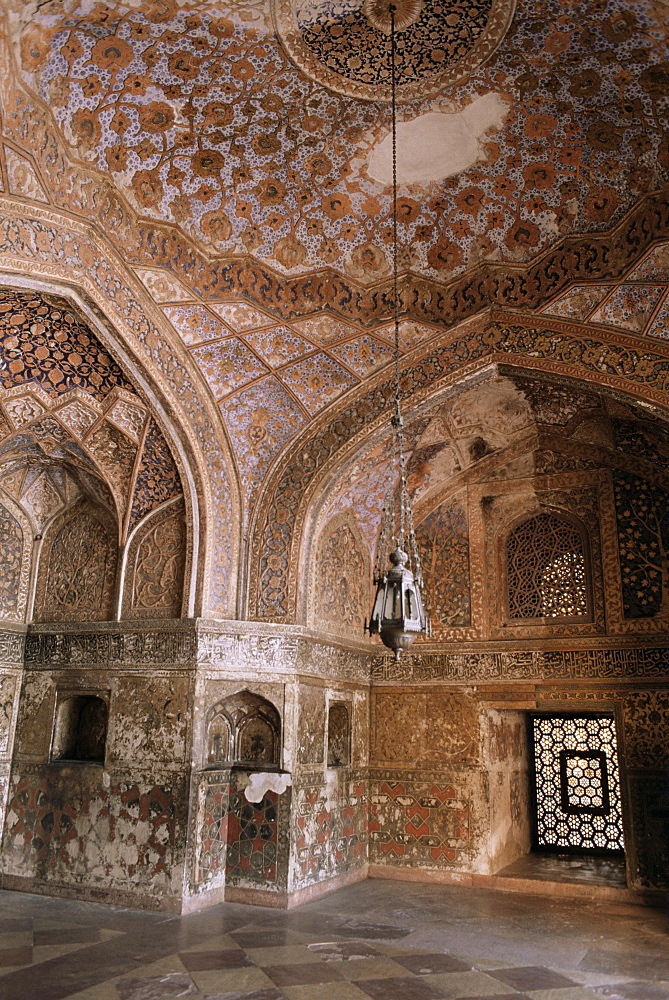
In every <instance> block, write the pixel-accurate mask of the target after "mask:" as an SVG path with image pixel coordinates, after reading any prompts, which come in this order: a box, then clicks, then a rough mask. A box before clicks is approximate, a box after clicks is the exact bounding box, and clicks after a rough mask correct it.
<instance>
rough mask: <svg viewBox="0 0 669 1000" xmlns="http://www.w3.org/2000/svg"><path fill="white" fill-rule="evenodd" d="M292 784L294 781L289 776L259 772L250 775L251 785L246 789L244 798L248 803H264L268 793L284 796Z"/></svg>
mask: <svg viewBox="0 0 669 1000" xmlns="http://www.w3.org/2000/svg"><path fill="white" fill-rule="evenodd" d="M291 784H292V779H291V777H290V775H289V774H276V773H275V774H272V773H270V772H268V771H257V772H256V773H255V774H251V775H249V783H248V785H247V786H246V788H245V789H244V798H245V799H246V801H247V802H262V800H263V798H264V797H265V795H267V793H268V792H276V794H277V795H283V793H284V792H285V790H286V789H287V788H288V787H289V786H290V785H291Z"/></svg>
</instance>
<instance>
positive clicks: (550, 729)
mask: <svg viewBox="0 0 669 1000" xmlns="http://www.w3.org/2000/svg"><path fill="white" fill-rule="evenodd" d="M532 735H533V745H534V768H535V785H536V819H537V830H536V837H537V841H536V842H537V846H538V847H544V848H546V847H549V848H550V847H552V848H555V849H564V848H570V849H577V850H578V849H580V850H584V851H592V850H597V851H618V850H623V848H624V838H623V823H622V811H621V805H620V779H619V775H618V753H617V747H616V732H615V724H614V721H613V719H612V718H610V717H607V716H600V717H583V718H566V717H564V716H541V717H535V718H533V719H532Z"/></svg>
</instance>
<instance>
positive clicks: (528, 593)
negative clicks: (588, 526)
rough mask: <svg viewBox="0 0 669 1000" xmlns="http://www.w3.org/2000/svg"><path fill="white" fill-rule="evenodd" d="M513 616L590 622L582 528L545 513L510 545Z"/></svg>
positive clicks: (519, 531)
mask: <svg viewBox="0 0 669 1000" xmlns="http://www.w3.org/2000/svg"><path fill="white" fill-rule="evenodd" d="M506 567H507V588H508V601H509V605H508V607H509V618H522V619H533V618H565V619H574V618H578V619H586V618H587V617H588V615H589V613H590V607H589V601H588V574H587V566H586V557H585V551H584V546H583V539H582V538H581V534H580V532H579V530H578V528H577V527H576V526H575V525H573V524H570V523H569V522H568V521H565V520H563V519H562V518H560V517H557V516H556V515H555V514H550V513H546V512H543V513H541V514H536V515H534V516H533V517H530V518H529V519H528V520H526V521H523V522H522V524H519V525H518V526H517V527H516V528H514V529H513V531H511V533H510V534H509V537H508V538H507V541H506Z"/></svg>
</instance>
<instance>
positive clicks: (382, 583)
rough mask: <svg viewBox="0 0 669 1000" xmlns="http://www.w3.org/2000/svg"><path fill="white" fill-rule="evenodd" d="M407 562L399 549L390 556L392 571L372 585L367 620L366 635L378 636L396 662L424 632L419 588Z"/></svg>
mask: <svg viewBox="0 0 669 1000" xmlns="http://www.w3.org/2000/svg"><path fill="white" fill-rule="evenodd" d="M408 559H409V557H408V555H407V553H406V552H404V551H403V550H402V549H401V548H399V546H398V547H397V548H395V549H393V551H392V552H391V553H390V561H391V563H392V568H391V569H389V570H386V571H385V572H384V573H382V574H381V576H379V577H378V578H377V579H375V581H374V582H375V584H376V597H375V599H374V607H373V609H372V617H371V618H370V620H369V634H370V635H378V636H379V637H380V638H381V642H382V643H383V645H384V646H387V647H388V649H392V650H393V652H394V653H395V659H396V660H399V658H400V655H401V653H402V652H403V651H404V650H407V649H408V648H409V646H410V645H411V643H412V642H413V641H414V639H415V638H416V636H417V635H419V634H420V633H425V632H427V621H426V618H425V614H424V612H423V602H422V600H421V596H420V588H419V586H418V584H417V582H416V580H415V578H414V575H413V573H412V572H411V570H410V569H408V568H407V562H408Z"/></svg>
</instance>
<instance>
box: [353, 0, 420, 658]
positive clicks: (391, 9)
mask: <svg viewBox="0 0 669 1000" xmlns="http://www.w3.org/2000/svg"><path fill="white" fill-rule="evenodd" d="M369 5H371V0H370V4H368V6H369ZM373 6H374V9H375V15H376V16H377V17H378V16H380V11H381V8H382V0H375V2H374V4H373ZM383 6H384V7H385V11H387V17H388V21H389V27H390V85H391V98H392V138H393V243H392V253H393V293H394V320H395V386H394V389H395V412H394V415H393V418H392V420H391V425H392V428H393V442H394V450H395V460H396V466H397V470H398V477H399V489H397V490H391V492H390V495H389V497H388V502H387V504H386V517H385V519H384V523H383V528H382V531H381V537H380V539H379V547H378V550H377V551H378V553H379V557H383V554H384V553H385V552H387V550H388V545H389V543H390V544H392V543H394V544H393V548H392V551H391V553H390V562H391V564H392V565H391V568H390V569H387V568H384V567H383V565H381V564H380V563H379V557H377V565H376V567H375V569H374V584H375V586H376V597H375V598H374V606H373V609H372V615H371V618H370V621H369V626H367V623H365V629H366V630H367V631H369V634H370V635H378V636H380V638H381V642H382V643H383V644H384V645H385V646H387V647H388V649H392V650H393V652H394V653H395V659H396V660H399V658H400V656H401V654H402V651H403V650H407V649H408V648H409V646H410V645H411V643H412V642H413V641H414V639H415V638H416V636H417V635H421V634H423V635H429V633H430V624H429V620H428V618H427V616H426V615H425V612H424V611H423V602H422V599H421V592H420V591H421V587H422V584H423V579H422V573H421V567H420V556H419V553H418V546H417V544H416V535H415V532H414V529H413V514H412V510H411V497H410V496H409V491H408V489H407V482H406V463H405V458H404V431H403V421H402V407H401V402H402V394H401V388H400V364H399V358H400V298H399V281H398V239H397V100H396V46H395V30H396V26H397V25H396V11H397V7H396V5H395V4H393V3H388V4H387V5H385V4H383ZM419 6H420V5H419ZM381 13H383V11H381ZM384 16H385V15H384ZM384 30H385V29H384ZM391 539H392V543H391Z"/></svg>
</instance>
